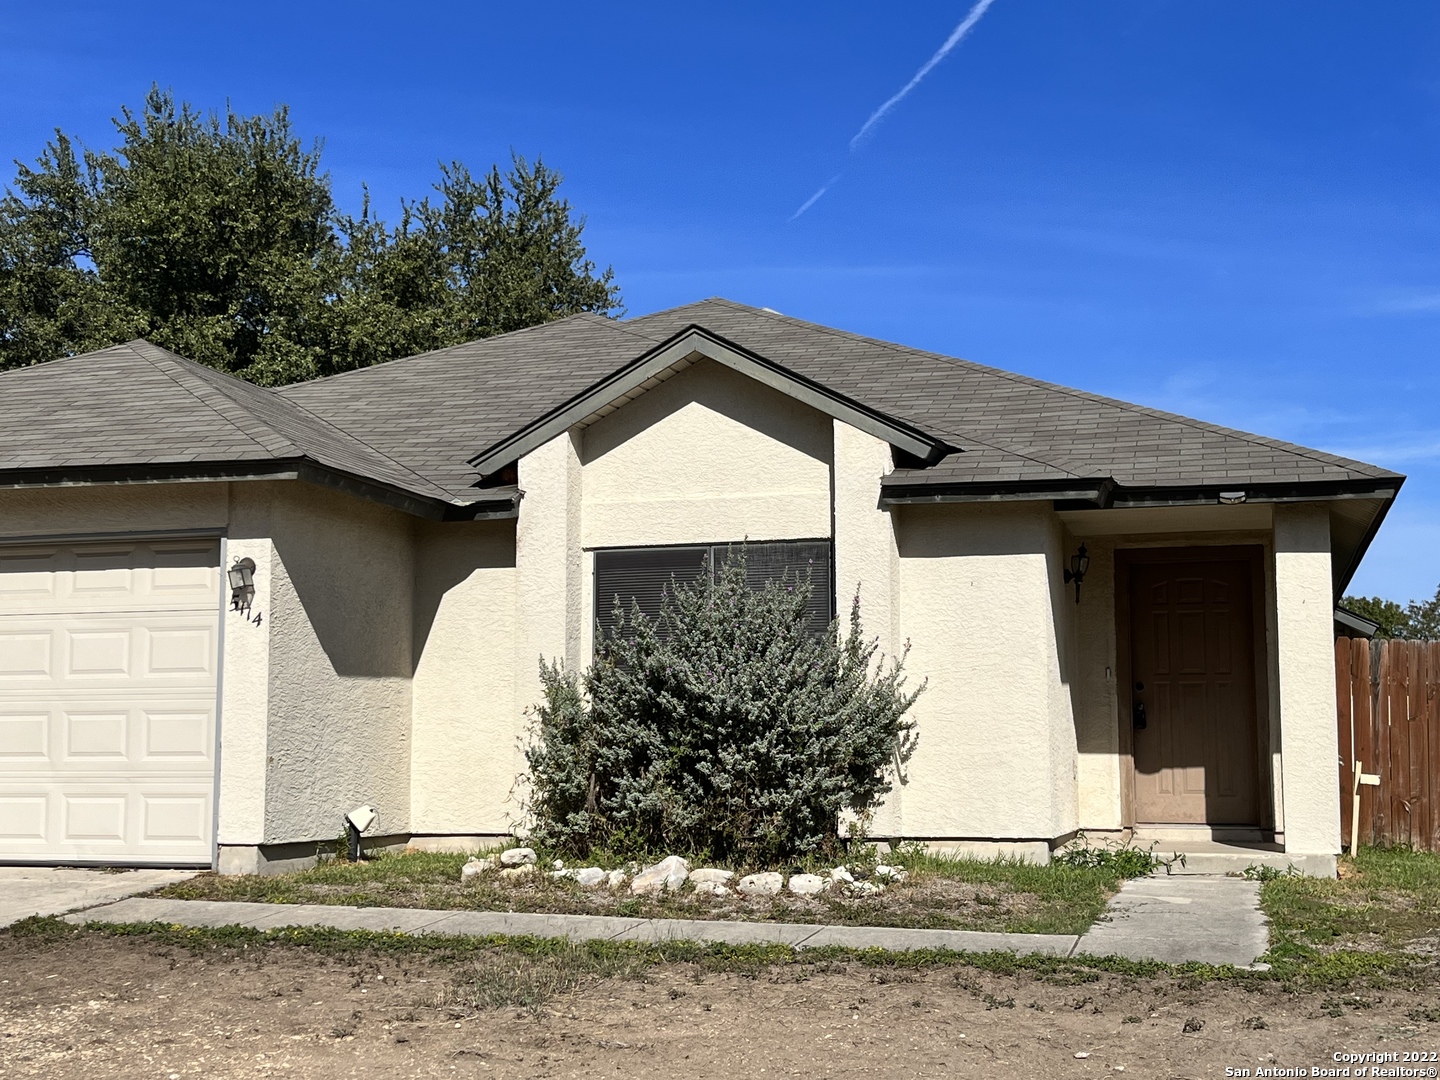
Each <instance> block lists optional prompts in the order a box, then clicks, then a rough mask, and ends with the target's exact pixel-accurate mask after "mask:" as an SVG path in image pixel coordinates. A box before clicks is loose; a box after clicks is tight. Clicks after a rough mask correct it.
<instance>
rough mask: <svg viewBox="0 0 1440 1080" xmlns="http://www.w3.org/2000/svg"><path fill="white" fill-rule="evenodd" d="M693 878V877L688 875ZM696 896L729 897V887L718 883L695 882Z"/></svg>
mask: <svg viewBox="0 0 1440 1080" xmlns="http://www.w3.org/2000/svg"><path fill="white" fill-rule="evenodd" d="M690 876H691V877H694V876H695V875H693V874H692V875H690ZM695 895H696V896H729V895H730V887H729V886H728V885H724V884H722V883H721V882H718V881H697V882H695Z"/></svg>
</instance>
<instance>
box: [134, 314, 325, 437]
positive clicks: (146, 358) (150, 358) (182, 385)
mask: <svg viewBox="0 0 1440 1080" xmlns="http://www.w3.org/2000/svg"><path fill="white" fill-rule="evenodd" d="M135 340H136V341H145V339H144V338H136V339H135ZM145 344H147V345H149V346H151V347H152V348H156V349H160V350H161V351H162V352H165V353H168V354H170V355H171V356H178V355H179V354H178V353H170V350H169V349H166V348H165V347H164V346H163V345H156V344H155V343H154V342H153V341H145ZM125 347H126V348H128V349H129V350H130V352H131V353H132V354H133V355H135V356H138V357H139V358H140V359H141V360H144V361H145V362H146V363H147V364H149V365H150V366H151V367H153V368H154V369H155V370H156V371H158V372H159V373H160V374H161V375H163V376H164V377H165V378H167V379H169V380H170V381H171V382H172V383H174V384H175V385H176V386H177V387H179V388H180V389H181V390H183V391H185V393H187V394H189V395H190V396H191V397H193V398H194V399H195V400H196V401H198V402H199V403H200V404H201V405H204V406H205V408H207V409H209V410H210V411H211V412H213V413H214V414H215V415H216V416H218V417H220V419H222V420H224V421H225V422H226V423H227V424H229V425H230V426H231V427H232V428H234V429H235V430H236V431H237V432H239V433H240V434H241V435H242V436H244V437H245V438H247V439H249V440H250V441H251V442H252V443H254V444H255V445H256V446H258V447H259V448H260V449H261V450H263V451H265V453H267V454H269V455H271V456H272V457H273V456H275V455H274V451H272V450H271V449H270V448H269V447H268V446H266V445H265V444H264V443H262V442H261V441H260V440H259V439H257V438H255V436H254V435H252V434H250V432H248V431H246V430H245V429H244V428H243V427H241V426H240V425H239V424H237V423H236V422H235V420H234V419H233V418H232V417H230V416H229V415H228V414H227V413H225V412H224V411H223V410H221V409H217V408H216V407H215V405H214V403H213V402H211V401H209V400H208V399H207V398H206V397H204V396H201V395H200V394H198V393H196V392H195V390H194V389H193V388H191V387H190V386H187V385H186V384H185V383H183V382H181V381H180V379H178V378H176V376H175V374H174V373H173V372H171V371H167V370H166V369H165V368H164V367H162V366H161V365H160V363H159V361H158V360H157V359H156V358H155V357H153V356H146V355H145V354H144V353H143V352H141V351H140V350H139V349H136V348H135V347H134V343H133V342H128V341H127V342H126V343H125ZM181 359H184V358H183V357H181ZM167 362H170V363H173V361H168V357H167ZM190 363H192V364H196V363H198V361H195V360H191V361H190ZM211 370H215V369H213V368H212V369H211ZM222 374H223V372H222ZM231 378H234V376H231ZM202 385H204V386H205V387H206V388H207V389H208V390H211V391H212V392H213V393H216V394H218V393H220V391H219V390H218V389H215V388H214V387H211V386H209V384H208V383H202ZM226 400H229V401H231V404H235V405H240V403H239V402H236V401H233V400H232V399H229V398H228V397H227V399H226ZM240 407H241V408H244V406H243V405H241V406H240ZM245 414H246V415H247V416H249V417H250V419H251V420H253V421H255V422H256V423H259V424H260V425H261V426H262V427H264V428H265V429H266V430H268V431H270V432H271V434H273V435H274V436H275V437H276V438H278V439H280V440H281V441H282V442H284V443H285V444H286V445H287V446H289V447H290V449H291V450H292V451H294V453H295V456H297V457H303V456H305V455H304V453H303V452H302V451H301V449H300V448H299V447H298V446H296V445H295V444H294V443H293V442H291V441H290V440H289V439H288V438H286V437H285V436H284V435H282V434H280V432H278V431H275V430H274V429H273V428H271V427H270V425H269V424H266V423H265V422H264V421H263V420H261V419H260V418H259V417H257V416H254V415H252V414H251V413H250V411H249V410H248V409H246V410H245Z"/></svg>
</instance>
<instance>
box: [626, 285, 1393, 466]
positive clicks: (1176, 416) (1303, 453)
mask: <svg viewBox="0 0 1440 1080" xmlns="http://www.w3.org/2000/svg"><path fill="white" fill-rule="evenodd" d="M711 299H712V301H718V302H719V303H722V304H725V305H727V306H728V307H731V308H736V309H738V310H742V311H746V312H749V313H752V314H755V315H760V316H762V317H764V318H768V319H774V320H777V321H784V322H790V323H799V324H800V325H802V326H805V327H808V328H810V329H813V330H819V331H823V332H824V333H826V334H829V335H831V336H834V337H847V338H852V339H856V340H860V341H864V342H867V343H869V344H871V345H878V346H880V347H882V348H884V349H888V350H890V351H891V352H903V353H911V354H918V355H920V356H925V357H929V358H930V359H932V360H938V361H941V362H942V363H946V364H950V365H953V366H963V367H966V368H969V369H971V370H973V371H980V372H984V373H985V374H988V375H995V376H999V377H1000V378H1003V379H1006V380H1008V381H1010V382H1014V383H1020V384H1022V385H1027V386H1036V387H1040V388H1042V389H1045V390H1051V391H1054V392H1057V393H1061V394H1065V395H1068V396H1070V397H1074V398H1080V399H1083V400H1086V401H1095V402H1100V403H1102V404H1105V405H1111V406H1115V407H1117V408H1120V409H1123V410H1125V411H1127V412H1132V413H1137V414H1140V415H1144V416H1150V417H1152V418H1155V419H1163V420H1169V421H1171V422H1173V423H1179V424H1183V425H1186V426H1187V427H1191V428H1193V429H1195V430H1197V431H1207V432H1211V433H1217V434H1221V435H1226V436H1228V437H1230V438H1235V439H1239V440H1241V441H1242V442H1248V443H1251V444H1252V445H1255V446H1264V447H1267V448H1269V449H1272V450H1277V449H1278V450H1284V451H1285V452H1286V453H1290V454H1294V455H1295V456H1296V457H1303V458H1305V459H1306V460H1307V461H1314V462H1317V463H1319V464H1333V463H1334V462H1336V461H1344V462H1347V463H1349V464H1350V465H1359V466H1362V467H1363V468H1365V469H1375V468H1377V466H1374V465H1370V464H1368V463H1367V462H1363V461H1356V460H1354V459H1353V458H1347V457H1342V456H1341V455H1339V454H1328V453H1326V452H1325V451H1324V450H1313V449H1311V448H1310V447H1305V446H1301V445H1300V444H1298V443H1290V442H1285V441H1284V440H1282V439H1272V438H1270V437H1269V436H1266V435H1257V434H1256V433H1254V432H1250V431H1241V430H1240V429H1239V428H1231V427H1224V426H1222V425H1220V424H1211V423H1209V422H1207V421H1205V420H1199V419H1196V418H1195V417H1193V416H1185V415H1183V414H1181V413H1171V412H1166V411H1164V410H1163V409H1155V408H1152V407H1150V406H1148V405H1138V404H1136V403H1135V402H1131V401H1121V400H1120V399H1119V398H1112V397H1107V396H1106V395H1104V394H1096V393H1093V392H1092V391H1089V390H1080V389H1077V388H1076V387H1073V386H1064V385H1062V384H1060V383H1052V382H1048V381H1046V380H1044V379H1037V378H1035V377H1034V376H1031V375H1022V374H1020V373H1019V372H1015V371H1005V370H1004V369H1002V368H995V367H990V366H989V365H988V364H980V363H976V362H975V361H974V360H966V359H964V358H963V357H958V356H946V355H945V354H944V353H937V352H931V351H930V350H929V349H915V348H911V347H910V346H907V345H898V344H896V343H895V342H893V341H883V340H881V339H880V338H872V337H869V336H868V335H865V334H857V333H854V332H853V331H850V330H840V329H838V328H836V327H833V326H823V325H821V324H820V323H812V322H810V321H808V320H806V319H797V318H795V316H793V315H783V314H781V313H780V312H778V311H767V310H765V309H764V308H752V307H749V306H748V305H746V304H740V303H737V302H736V301H734V300H729V299H726V298H725V297H723V296H716V297H712V298H711ZM701 303H705V301H703V300H702V301H701ZM686 306H689V305H686ZM655 314H657V315H658V314H661V313H660V312H656V313H655ZM997 449H999V448H998V447H997ZM1317 455H1323V457H1322V456H1317ZM1326 458H1329V459H1330V460H1329V461H1327V460H1325V459H1326ZM1032 460H1035V461H1040V462H1041V463H1042V464H1049V465H1051V466H1052V467H1053V468H1061V469H1063V468H1064V466H1062V465H1055V464H1053V463H1051V462H1046V461H1044V460H1043V459H1041V458H1034V459H1032ZM1347 467H1348V466H1347ZM1067 471H1068V470H1067Z"/></svg>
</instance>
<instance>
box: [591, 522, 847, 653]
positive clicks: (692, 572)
mask: <svg viewBox="0 0 1440 1080" xmlns="http://www.w3.org/2000/svg"><path fill="white" fill-rule="evenodd" d="M741 547H743V548H744V549H745V576H746V578H747V579H748V580H749V582H750V584H751V585H752V586H753V587H755V588H757V589H759V588H764V586H765V583H766V582H767V581H779V580H781V579H782V578H783V577H785V576H786V574H787V573H788V574H789V578H790V580H791V581H796V580H804V578H805V576H806V575H807V574H808V575H809V576H810V584H811V586H812V591H811V594H810V605H809V609H808V611H809V615H810V627H811V629H812V630H813V631H814V632H815V633H817V634H818V633H822V632H824V630H825V628H826V627H827V626H829V625H830V620H831V619H832V618H834V616H835V587H834V583H833V581H832V578H831V572H830V570H831V555H830V541H828V540H783V541H778V542H774V543H764V544H703V545H698V544H697V545H693V546H686V547H652V548H612V549H610V550H607V551H597V552H595V622H596V624H597V626H598V628H599V631H600V633H601V634H602V635H603V634H609V633H612V632H613V631H614V629H615V602H616V600H617V599H618V600H619V602H620V607H621V610H623V611H626V612H628V611H629V610H630V605H631V603H632V602H634V603H636V604H638V605H639V607H640V610H641V611H642V612H643V613H644V614H645V615H647V616H648V617H650V618H652V619H653V618H655V617H656V616H658V615H659V614H660V598H661V596H662V595H663V594H664V591H665V588H666V586H668V585H669V584H670V582H671V581H672V580H674V581H681V582H691V581H696V580H699V578H700V577H701V576H702V575H704V574H705V572H706V559H707V558H709V559H710V566H711V567H714V568H719V567H721V566H724V565H725V560H726V559H727V558H728V557H729V555H730V553H731V552H733V551H735V550H736V549H738V548H741Z"/></svg>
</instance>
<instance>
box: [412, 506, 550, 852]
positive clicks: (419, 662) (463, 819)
mask: <svg viewBox="0 0 1440 1080" xmlns="http://www.w3.org/2000/svg"><path fill="white" fill-rule="evenodd" d="M515 574H516V571H515V522H514V521H480V522H473V523H456V524H446V525H441V524H438V523H432V522H426V523H424V524H423V525H422V526H421V527H420V528H419V529H418V530H417V533H416V567H415V630H414V640H415V646H414V651H415V658H416V663H415V683H414V688H413V708H414V727H413V734H412V740H413V741H412V746H411V758H410V761H411V764H410V784H411V792H412V798H411V807H412V812H411V822H410V827H411V829H412V830H413V831H414V832H416V833H421V834H430V835H435V834H441V835H458V834H474V833H480V834H497V833H503V832H505V831H506V829H507V828H508V827H509V825H510V817H511V816H512V815H513V813H514V812H515V811H516V810H517V809H518V808H517V807H515V806H513V805H512V804H511V803H510V802H509V797H510V789H511V788H512V787H513V786H514V783H515V776H516V773H517V772H518V770H519V767H520V764H521V761H520V758H519V755H518V754H517V752H516V744H517V740H518V738H519V736H520V733H521V732H520V719H521V710H522V708H523V706H521V705H520V704H518V703H517V700H516V687H515V675H516V671H517V657H516V648H515V641H516V621H517V611H516V591H515Z"/></svg>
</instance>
